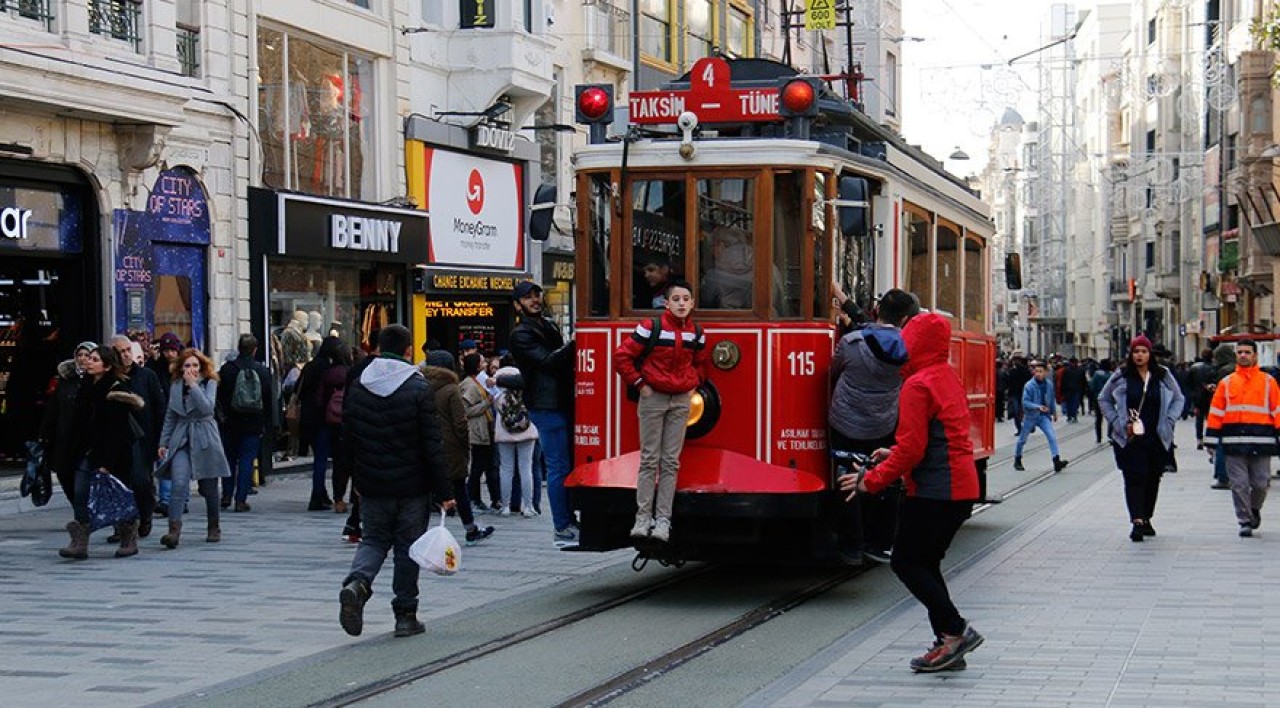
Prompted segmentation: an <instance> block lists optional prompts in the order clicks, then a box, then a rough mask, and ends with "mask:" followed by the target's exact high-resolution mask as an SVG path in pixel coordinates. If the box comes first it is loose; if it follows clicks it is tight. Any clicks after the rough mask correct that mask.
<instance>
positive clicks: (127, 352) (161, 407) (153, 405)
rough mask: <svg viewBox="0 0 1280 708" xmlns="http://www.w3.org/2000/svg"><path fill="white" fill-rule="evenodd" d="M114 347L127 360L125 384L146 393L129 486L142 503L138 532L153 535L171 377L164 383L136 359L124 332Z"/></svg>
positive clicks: (114, 340) (138, 414)
mask: <svg viewBox="0 0 1280 708" xmlns="http://www.w3.org/2000/svg"><path fill="white" fill-rule="evenodd" d="M111 348H112V349H115V350H116V351H117V352H118V353H119V354H120V361H122V362H124V370H123V371H122V372H121V373H122V374H124V376H126V377H128V379H129V380H128V382H127V383H126V384H125V386H127V387H128V389H129V390H130V391H132V392H133V393H136V394H138V395H139V396H141V397H142V401H143V406H142V410H140V411H137V412H135V413H134V414H133V416H134V421H136V422H137V423H138V426H139V427H140V428H141V431H140V432H141V433H142V436H141V437H139V438H137V439H136V440H134V441H133V476H132V479H131V480H130V481H129V488H130V489H132V490H133V496H134V499H135V500H136V501H137V503H138V536H139V537H140V538H146V537H147V536H150V535H151V516H152V514H154V513H155V510H156V489H155V484H154V483H153V482H152V477H151V472H152V471H153V470H154V469H155V466H156V453H157V451H158V450H159V449H160V429H161V428H163V427H164V411H165V409H166V408H168V406H169V395H168V393H167V392H166V391H167V390H168V387H169V386H168V384H169V382H168V381H165V382H164V383H163V384H161V383H160V377H158V376H156V372H154V371H152V370H151V369H148V368H147V367H145V366H140V365H139V364H136V363H134V361H133V353H132V349H133V341H132V340H130V339H129V338H128V337H126V336H124V335H123V334H117V335H116V336H114V337H112V338H111Z"/></svg>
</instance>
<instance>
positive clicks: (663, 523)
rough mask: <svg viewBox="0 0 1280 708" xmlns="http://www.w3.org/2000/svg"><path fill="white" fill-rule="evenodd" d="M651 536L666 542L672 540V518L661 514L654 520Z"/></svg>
mask: <svg viewBox="0 0 1280 708" xmlns="http://www.w3.org/2000/svg"><path fill="white" fill-rule="evenodd" d="M649 537H650V538H652V539H653V540H655V541H659V542H662V543H666V542H667V541H670V540H671V519H668V518H666V517H664V516H659V517H658V518H656V519H654V520H653V531H652V532H651V533H650V534H649Z"/></svg>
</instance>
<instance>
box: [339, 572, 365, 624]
mask: <svg viewBox="0 0 1280 708" xmlns="http://www.w3.org/2000/svg"><path fill="white" fill-rule="evenodd" d="M372 594H373V593H372V592H371V591H370V590H369V584H368V583H366V582H365V581H363V580H361V579H360V578H358V577H357V578H352V579H351V580H348V581H347V584H346V585H343V586H342V591H341V592H339V593H338V602H339V603H341V605H342V608H341V609H340V610H338V623H339V624H341V625H342V629H343V630H344V631H346V633H347V634H350V635H351V636H353V637H358V636H360V633H361V632H363V631H364V603H366V602H368V601H369V596H370V595H372Z"/></svg>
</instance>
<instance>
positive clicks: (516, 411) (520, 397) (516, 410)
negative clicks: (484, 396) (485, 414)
mask: <svg viewBox="0 0 1280 708" xmlns="http://www.w3.org/2000/svg"><path fill="white" fill-rule="evenodd" d="M498 416H499V418H500V419H501V420H502V427H503V428H505V429H506V431H507V432H508V433H523V432H524V431H526V430H528V429H529V424H530V421H529V409H528V408H527V407H525V405H524V394H523V393H522V392H521V391H520V389H516V388H511V389H507V390H506V391H504V392H503V394H502V405H501V406H499V407H498Z"/></svg>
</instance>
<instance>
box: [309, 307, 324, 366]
mask: <svg viewBox="0 0 1280 708" xmlns="http://www.w3.org/2000/svg"><path fill="white" fill-rule="evenodd" d="M323 325H324V317H322V316H321V315H320V313H319V312H316V311H315V310H312V311H311V312H308V313H307V331H306V336H307V341H308V342H310V343H311V356H315V354H316V352H318V351H320V342H322V341H324V335H323V334H320V328H321V327H322V326H323Z"/></svg>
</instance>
